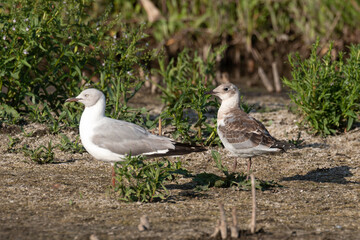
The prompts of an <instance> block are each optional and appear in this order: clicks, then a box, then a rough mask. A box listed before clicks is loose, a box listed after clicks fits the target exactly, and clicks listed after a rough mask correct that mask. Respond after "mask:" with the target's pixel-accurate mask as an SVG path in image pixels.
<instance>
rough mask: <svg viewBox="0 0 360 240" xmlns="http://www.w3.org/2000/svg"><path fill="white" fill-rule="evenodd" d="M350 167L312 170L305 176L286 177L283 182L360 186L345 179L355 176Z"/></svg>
mask: <svg viewBox="0 0 360 240" xmlns="http://www.w3.org/2000/svg"><path fill="white" fill-rule="evenodd" d="M350 169H351V168H350V167H348V166H339V167H333V168H318V169H316V170H312V171H310V172H308V173H307V174H305V175H299V174H297V175H295V176H292V177H284V178H283V179H281V180H282V181H313V182H330V183H338V184H348V183H355V184H360V183H359V182H354V181H348V180H346V179H345V178H346V177H351V176H353V174H352V173H351V171H350Z"/></svg>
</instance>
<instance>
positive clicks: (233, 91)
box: [208, 83, 239, 101]
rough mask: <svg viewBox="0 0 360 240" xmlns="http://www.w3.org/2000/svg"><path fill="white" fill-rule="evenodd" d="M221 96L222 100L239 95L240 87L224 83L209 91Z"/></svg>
mask: <svg viewBox="0 0 360 240" xmlns="http://www.w3.org/2000/svg"><path fill="white" fill-rule="evenodd" d="M208 94H211V95H215V96H217V97H219V98H220V99H221V100H222V101H223V100H226V99H229V98H232V97H234V96H238V95H239V89H238V88H237V87H236V86H235V85H234V84H232V83H224V84H221V85H220V86H218V87H217V88H215V89H214V90H212V91H210V92H208Z"/></svg>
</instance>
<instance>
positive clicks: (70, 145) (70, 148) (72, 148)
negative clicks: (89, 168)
mask: <svg viewBox="0 0 360 240" xmlns="http://www.w3.org/2000/svg"><path fill="white" fill-rule="evenodd" d="M60 136H61V142H60V144H59V145H58V147H59V148H60V150H61V151H65V152H71V153H83V152H85V148H84V147H83V146H82V145H81V144H80V137H79V136H77V138H76V140H75V141H71V140H70V139H69V138H68V137H67V136H66V135H65V134H60Z"/></svg>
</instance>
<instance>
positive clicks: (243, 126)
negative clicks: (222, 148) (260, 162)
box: [219, 109, 277, 149]
mask: <svg viewBox="0 0 360 240" xmlns="http://www.w3.org/2000/svg"><path fill="white" fill-rule="evenodd" d="M224 124H225V125H220V126H219V131H221V133H222V135H223V137H224V138H226V139H227V141H228V142H229V143H231V144H232V145H234V147H235V148H237V149H241V148H253V147H256V146H258V145H264V146H268V147H272V146H273V145H274V144H275V143H276V142H277V140H276V139H275V138H273V137H272V136H271V135H270V134H269V132H268V131H267V130H266V128H265V126H264V125H263V124H262V123H261V122H259V121H258V120H256V119H255V118H252V117H250V116H248V115H247V114H246V113H245V112H243V111H242V110H240V109H232V111H231V114H230V115H227V117H226V118H225V119H224Z"/></svg>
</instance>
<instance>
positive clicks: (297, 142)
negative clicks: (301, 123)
mask: <svg viewBox="0 0 360 240" xmlns="http://www.w3.org/2000/svg"><path fill="white" fill-rule="evenodd" d="M304 141H305V140H304V139H301V132H299V133H298V135H297V138H296V139H290V140H289V143H291V144H293V145H294V146H295V147H299V146H301V144H302V143H303V142H304Z"/></svg>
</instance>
